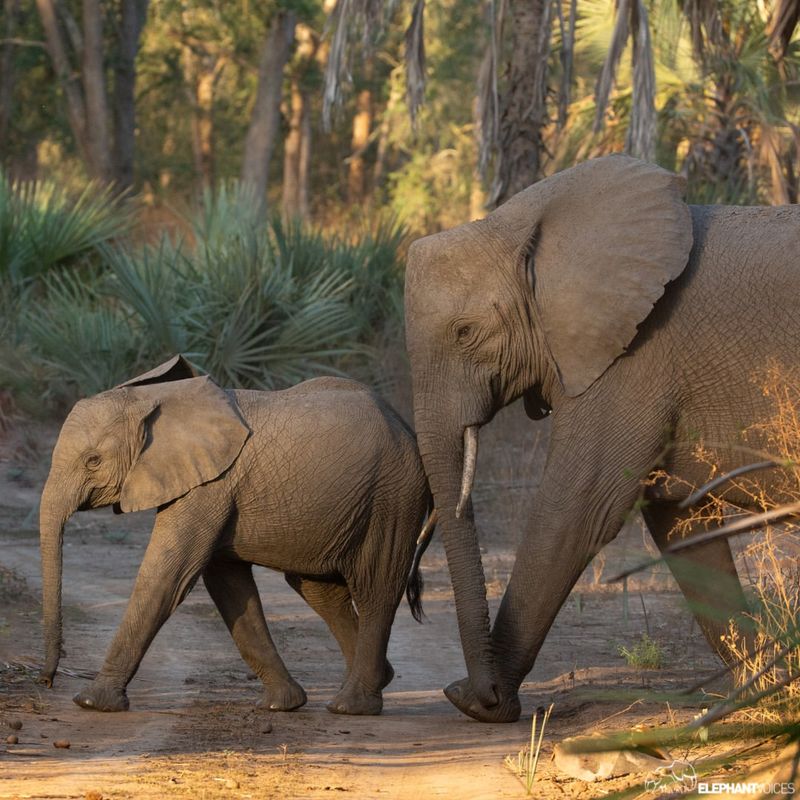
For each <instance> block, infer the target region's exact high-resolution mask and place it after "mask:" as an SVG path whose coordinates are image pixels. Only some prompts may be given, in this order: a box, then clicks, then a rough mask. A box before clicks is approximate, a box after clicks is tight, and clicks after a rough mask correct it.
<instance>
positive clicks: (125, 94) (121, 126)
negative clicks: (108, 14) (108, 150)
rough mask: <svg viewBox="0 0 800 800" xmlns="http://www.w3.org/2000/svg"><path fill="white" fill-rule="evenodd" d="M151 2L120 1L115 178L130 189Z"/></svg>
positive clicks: (115, 107)
mask: <svg viewBox="0 0 800 800" xmlns="http://www.w3.org/2000/svg"><path fill="white" fill-rule="evenodd" d="M147 7H148V0H121V4H120V25H119V42H118V50H117V54H116V59H115V62H114V94H113V111H114V114H113V117H114V152H113V158H114V176H115V179H116V181H117V183H118V184H119V185H120V186H121V187H123V188H127V187H129V186H132V185H133V160H134V148H135V135H136V56H137V54H138V52H139V40H140V37H141V33H142V28H143V27H144V23H145V20H146V19H147Z"/></svg>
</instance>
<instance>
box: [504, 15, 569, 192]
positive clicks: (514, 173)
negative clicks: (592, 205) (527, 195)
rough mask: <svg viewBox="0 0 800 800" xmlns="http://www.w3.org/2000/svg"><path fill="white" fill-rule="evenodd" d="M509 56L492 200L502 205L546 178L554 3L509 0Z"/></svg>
mask: <svg viewBox="0 0 800 800" xmlns="http://www.w3.org/2000/svg"><path fill="white" fill-rule="evenodd" d="M508 6H509V28H510V34H509V36H510V41H509V57H508V65H507V68H506V73H507V74H506V81H505V83H506V86H505V91H504V92H503V94H502V95H501V96H500V99H499V116H500V119H499V130H498V141H497V154H496V162H495V177H494V182H493V184H492V189H491V192H490V195H489V204H490V205H497V204H500V203H502V202H504V201H505V200H507V199H508V198H509V197H511V196H512V195H514V194H516V193H517V192H519V191H521V190H522V189H524V188H526V187H527V186H529V185H530V184H532V183H534V182H536V181H537V180H539V178H540V177H541V168H542V151H543V147H544V142H543V139H542V132H543V130H544V127H545V125H546V124H547V122H548V115H547V77H548V62H549V58H550V33H551V30H552V11H553V3H552V2H551V0H509V3H508Z"/></svg>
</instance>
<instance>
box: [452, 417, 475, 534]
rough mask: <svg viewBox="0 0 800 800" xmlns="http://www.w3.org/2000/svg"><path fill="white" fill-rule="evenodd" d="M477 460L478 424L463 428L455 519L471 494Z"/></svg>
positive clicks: (462, 510) (458, 517) (461, 512)
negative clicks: (460, 470) (461, 462)
mask: <svg viewBox="0 0 800 800" xmlns="http://www.w3.org/2000/svg"><path fill="white" fill-rule="evenodd" d="M477 462H478V426H477V425H470V426H469V427H468V428H464V472H463V473H462V475H461V497H459V498H458V505H457V506H456V519H461V515H462V514H463V513H464V508H465V506H466V505H467V500H469V496H470V495H471V494H472V482H473V481H474V480H475V465H476V463H477Z"/></svg>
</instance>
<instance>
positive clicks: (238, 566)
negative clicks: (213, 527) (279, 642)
mask: <svg viewBox="0 0 800 800" xmlns="http://www.w3.org/2000/svg"><path fill="white" fill-rule="evenodd" d="M203 581H204V582H205V585H206V588H207V589H208V593H209V594H210V595H211V598H212V600H213V601H214V603H215V604H216V606H217V608H218V609H219V613H220V614H222V618H223V619H224V620H225V624H226V625H227V626H228V630H229V631H230V632H231V636H233V641H234V642H236V646H237V647H238V648H239V652H240V653H241V655H242V658H243V659H244V660H245V662H246V663H247V665H248V666H249V667H250V669H252V670H253V672H255V674H256V675H258V677H259V678H260V679H261V681H262V683H263V684H264V694H265V696H264V700H263V704H264V705H265V706H266V707H267V708H269V709H270V710H271V711H292V710H293V709H295V708H299V707H300V706H302V705H304V704H305V702H306V693H305V691H304V690H303V687H302V686H300V684H299V683H297V681H295V679H294V678H292V676H291V675H290V674H289V671H288V670H287V669H286V665H285V664H284V663H283V660H282V659H281V657H280V655H279V654H278V651H277V649H276V648H275V643H274V642H273V641H272V637H271V636H270V633H269V628H268V627H267V621H266V619H265V618H264V609H263V607H262V605H261V598H260V597H259V596H258V588H257V587H256V583H255V581H254V580H253V568H252V566H251V565H250V564H248V563H246V562H244V561H230V560H226V559H223V558H220V557H219V556H215V557H214V558H213V559H212V560H211V561H210V563H209V564H208V566H207V567H206V569H205V571H204V572H203Z"/></svg>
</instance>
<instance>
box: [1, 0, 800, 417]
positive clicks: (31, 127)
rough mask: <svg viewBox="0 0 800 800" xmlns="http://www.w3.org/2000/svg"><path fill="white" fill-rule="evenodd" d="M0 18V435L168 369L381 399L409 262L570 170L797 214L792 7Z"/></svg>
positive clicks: (186, 10)
mask: <svg viewBox="0 0 800 800" xmlns="http://www.w3.org/2000/svg"><path fill="white" fill-rule="evenodd" d="M2 1H3V17H2V24H0V36H2V39H0V161H1V163H2V176H1V180H0V387H2V396H0V421H2V418H3V415H4V414H5V415H6V416H8V415H9V414H11V413H12V409H13V410H17V409H23V410H24V411H31V412H36V413H38V412H40V411H41V410H42V409H43V408H44V409H49V410H52V409H53V408H59V409H61V408H63V406H64V405H65V404H66V403H68V402H69V401H71V400H73V399H74V398H75V397H77V396H79V395H80V394H86V393H91V392H94V391H99V390H101V389H103V388H106V387H107V386H109V385H113V383H114V382H116V381H118V380H122V379H124V378H125V377H127V376H129V375H130V374H132V373H133V372H135V370H137V369H140V368H147V367H149V366H151V365H152V364H153V363H157V359H159V358H162V357H166V356H168V355H170V354H171V353H173V352H175V351H179V350H180V351H183V352H186V353H188V354H189V355H190V357H193V358H194V359H195V360H196V361H197V362H198V363H199V364H201V365H202V366H204V367H206V368H208V369H210V370H212V371H213V372H214V373H215V374H216V375H218V377H219V378H220V379H222V380H223V381H224V382H226V383H228V384H233V385H244V386H263V387H276V386H283V385H287V384H289V383H292V382H295V381H297V380H300V379H302V378H303V377H305V376H307V375H310V374H316V373H318V372H320V371H326V372H344V373H347V374H351V375H355V376H356V377H361V378H364V379H366V380H369V381H371V382H373V383H377V384H381V382H385V381H386V380H388V379H389V378H388V377H387V376H389V374H390V373H391V372H392V370H391V369H387V358H386V353H387V344H388V345H396V344H397V342H398V341H399V340H401V338H402V332H401V328H402V262H403V255H404V249H405V246H406V244H407V243H408V241H410V240H411V239H412V238H414V237H416V236H418V235H423V234H426V233H430V232H433V231H436V230H441V229H443V228H448V227H451V226H453V225H457V224H459V223H461V222H465V221H468V220H470V219H475V218H478V217H480V216H482V215H484V214H486V213H487V212H488V211H489V210H491V208H493V207H495V206H496V205H497V204H498V203H501V202H503V201H504V200H505V199H507V198H508V197H509V196H511V195H512V194H514V193H515V192H516V191H519V190H520V189H522V188H524V187H525V186H527V185H529V184H531V183H533V182H535V181H536V180H539V179H541V178H542V177H544V176H546V175H549V174H552V173H553V172H555V171H557V170H559V169H563V168H565V167H568V166H570V165H572V164H574V163H576V162H579V161H582V160H584V159H586V158H591V157H595V156H598V155H602V154H606V153H611V152H618V151H626V152H630V153H632V154H634V155H637V156H639V157H642V158H646V159H648V160H651V161H656V162H657V163H659V164H661V165H663V166H664V167H666V168H668V169H672V170H675V171H677V172H680V173H682V174H683V175H685V176H686V178H687V181H688V183H687V187H688V188H687V194H688V199H689V200H690V201H692V202H726V203H767V204H780V203H794V202H797V198H798V183H799V181H800V177H799V176H798V172H799V171H800V161H799V159H800V110H798V104H797V99H798V96H799V95H800V91H799V90H800V86H799V85H798V66H799V65H800V49H798V41H797V36H796V27H797V22H798V16H799V15H800V2H797V1H796V0H794V1H793V0H721V2H709V1H708V0H616V2H615V0H483V1H482V2H477V1H476V0H436V1H435V2H434V1H433V0H429V2H427V3H425V2H424V0H338V2H337V1H336V0H192V2H178V1H177V0H113V2H101V0H35V2H25V0H2ZM394 349H397V348H396V347H395V348H394ZM391 350H392V347H391V346H389V347H388V351H391ZM389 360H391V359H389ZM42 397H45V399H46V400H47V402H46V403H45V404H42V402H41V398H42Z"/></svg>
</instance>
